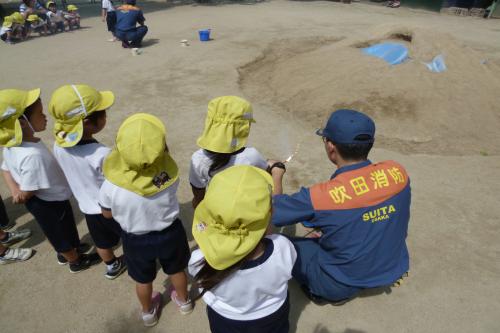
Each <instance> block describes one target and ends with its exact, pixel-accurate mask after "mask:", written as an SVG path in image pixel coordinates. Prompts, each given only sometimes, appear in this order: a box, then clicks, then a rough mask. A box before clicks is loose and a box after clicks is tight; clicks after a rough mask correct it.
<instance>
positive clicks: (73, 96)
mask: <svg viewBox="0 0 500 333" xmlns="http://www.w3.org/2000/svg"><path fill="white" fill-rule="evenodd" d="M114 102H115V96H114V95H113V93H112V92H111V91H97V90H95V89H94V88H92V87H91V86H88V85H86V84H77V85H64V86H62V87H59V88H57V89H56V91H54V93H53V94H52V97H51V99H50V102H49V113H50V114H51V116H52V117H54V119H55V121H56V123H55V125H54V129H53V133H54V136H55V139H56V143H57V145H58V146H61V147H73V146H74V145H76V144H77V143H78V142H79V141H80V140H81V138H82V135H83V119H85V118H86V117H87V116H89V115H90V114H92V113H93V112H95V111H103V110H106V109H108V108H109V107H111V106H112V105H113V103H114Z"/></svg>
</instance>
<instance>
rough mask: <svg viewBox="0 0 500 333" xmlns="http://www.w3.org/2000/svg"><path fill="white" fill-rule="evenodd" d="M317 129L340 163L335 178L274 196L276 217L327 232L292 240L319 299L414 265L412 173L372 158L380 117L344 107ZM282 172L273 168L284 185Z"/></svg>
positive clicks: (390, 279) (375, 283) (302, 275)
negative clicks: (408, 240) (409, 235)
mask: <svg viewBox="0 0 500 333" xmlns="http://www.w3.org/2000/svg"><path fill="white" fill-rule="evenodd" d="M317 134H318V135H320V136H321V137H322V139H323V144H324V147H325V151H326V155H327V157H328V159H329V160H330V161H331V162H332V163H333V164H335V165H336V166H337V170H336V171H335V173H334V174H333V175H332V177H331V178H330V180H329V181H326V182H323V183H319V184H316V185H313V186H311V187H309V188H301V189H300V191H299V192H297V193H294V194H292V195H284V194H278V195H275V196H274V198H273V217H272V223H273V224H274V225H276V226H284V225H289V224H294V223H299V222H307V224H308V225H310V226H312V227H314V228H319V229H320V230H321V231H322V235H321V236H319V238H294V239H292V242H293V243H294V245H295V248H296V250H297V253H298V258H297V262H296V263H295V266H294V269H293V272H292V275H293V276H294V278H295V279H296V280H298V282H299V283H300V284H301V285H302V287H303V289H304V291H305V292H306V294H307V296H308V297H309V298H310V299H312V300H313V301H320V300H322V299H323V300H327V301H332V302H341V301H345V300H348V299H350V298H352V297H354V296H355V295H356V294H357V293H358V292H359V291H360V290H362V289H365V288H373V287H380V286H387V285H391V284H393V283H394V282H396V281H397V280H399V278H400V277H402V276H403V275H404V274H405V273H406V272H407V271H408V268H409V257H408V249H407V247H406V242H405V239H406V235H407V231H408V222H409V219H410V201H411V190H410V180H409V178H408V175H407V173H406V171H405V169H404V168H403V167H402V166H401V165H400V164H398V163H396V162H394V161H384V162H379V163H375V164H374V163H372V162H370V160H368V153H369V152H370V150H371V148H372V146H373V142H374V138H375V123H374V122H373V120H372V119H370V118H369V117H368V116H367V115H365V114H363V113H360V112H357V111H353V110H337V111H335V112H333V113H332V114H331V116H330V118H329V119H328V122H327V124H326V126H325V128H324V129H321V130H318V131H317ZM282 177H283V172H281V173H277V172H276V173H273V178H274V181H275V182H277V183H278V184H279V185H281V181H282ZM338 304H339V303H338Z"/></svg>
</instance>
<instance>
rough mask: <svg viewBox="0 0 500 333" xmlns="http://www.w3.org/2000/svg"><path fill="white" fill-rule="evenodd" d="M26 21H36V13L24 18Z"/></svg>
mask: <svg viewBox="0 0 500 333" xmlns="http://www.w3.org/2000/svg"><path fill="white" fill-rule="evenodd" d="M26 21H28V22H36V21H38V15H36V14H31V15H29V16H28V18H27V19H26Z"/></svg>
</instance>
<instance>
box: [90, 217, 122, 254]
mask: <svg viewBox="0 0 500 333" xmlns="http://www.w3.org/2000/svg"><path fill="white" fill-rule="evenodd" d="M85 220H86V221H87V227H88V228H89V233H90V236H92V239H93V240H94V244H95V246H96V247H98V248H100V249H110V248H112V247H114V246H116V245H118V243H119V242H120V235H121V233H122V228H120V225H119V224H118V222H116V221H115V220H113V219H107V218H105V217H104V216H102V214H95V215H87V214H85Z"/></svg>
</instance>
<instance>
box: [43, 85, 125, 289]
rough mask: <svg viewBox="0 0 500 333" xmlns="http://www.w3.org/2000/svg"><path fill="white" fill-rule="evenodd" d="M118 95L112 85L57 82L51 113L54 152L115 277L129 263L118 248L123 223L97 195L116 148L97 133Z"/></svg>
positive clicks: (97, 244)
mask: <svg viewBox="0 0 500 333" xmlns="http://www.w3.org/2000/svg"><path fill="white" fill-rule="evenodd" d="M114 100H115V97H114V95H113V93H112V92H111V91H102V92H99V91H97V90H95V89H94V88H92V87H90V86H88V85H83V84H80V85H65V86H62V87H60V88H58V89H57V90H56V91H54V93H53V94H52V98H51V99H50V103H49V113H50V114H51V115H52V117H54V119H55V126H54V131H53V132H54V137H55V143H54V156H55V158H56V160H57V162H58V163H59V165H60V166H61V169H62V170H63V172H64V174H65V176H66V179H67V180H68V183H69V186H70V188H71V191H72V192H73V195H74V196H75V198H76V200H77V201H78V206H79V207H80V210H81V211H82V213H83V214H84V215H85V220H86V221H87V227H88V229H89V233H90V235H91V236H92V239H93V240H94V243H95V246H96V248H97V253H98V254H99V256H100V257H101V259H102V260H103V261H104V263H105V264H106V273H105V274H104V276H105V277H106V278H107V279H110V280H112V279H115V278H117V277H118V276H119V275H120V274H121V273H123V272H124V271H125V270H126V265H125V262H124V261H123V260H122V259H121V258H117V257H116V256H115V254H114V252H113V247H115V246H116V245H118V243H119V242H120V233H121V229H120V225H118V223H116V221H113V220H108V219H105V218H104V217H103V216H102V214H101V207H100V206H99V200H98V197H99V189H100V188H101V185H102V183H103V181H104V176H103V174H102V163H103V161H104V159H105V157H106V156H107V155H108V154H109V152H110V151H111V149H109V148H108V147H106V146H104V145H103V144H101V143H99V142H98V141H97V140H95V139H94V135H95V134H97V133H99V132H100V131H102V129H103V128H104V126H105V125H106V109H108V108H110V107H111V106H112V105H113V103H114Z"/></svg>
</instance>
